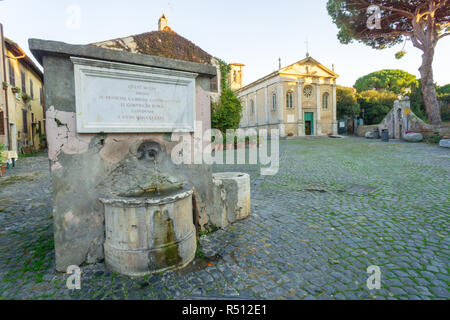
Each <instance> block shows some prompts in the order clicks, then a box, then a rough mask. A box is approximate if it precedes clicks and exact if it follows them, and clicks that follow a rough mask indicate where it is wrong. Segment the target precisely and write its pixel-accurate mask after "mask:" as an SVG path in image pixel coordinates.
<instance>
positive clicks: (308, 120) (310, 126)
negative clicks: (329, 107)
mask: <svg viewBox="0 0 450 320" xmlns="http://www.w3.org/2000/svg"><path fill="white" fill-rule="evenodd" d="M305 135H306V136H312V135H314V113H312V112H305Z"/></svg>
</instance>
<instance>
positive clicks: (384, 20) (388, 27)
mask: <svg viewBox="0 0 450 320" xmlns="http://www.w3.org/2000/svg"><path fill="white" fill-rule="evenodd" d="M327 10H328V14H329V15H330V16H331V18H332V19H333V22H334V23H335V24H336V26H337V27H338V29H339V32H338V35H337V37H338V39H339V41H340V42H341V43H343V44H349V43H351V42H352V41H353V40H357V41H359V42H362V43H364V44H365V45H368V46H370V47H372V48H375V49H385V48H388V47H392V46H394V45H396V44H399V43H402V42H403V41H407V40H410V41H411V42H412V44H413V45H414V47H416V48H418V49H419V50H421V51H422V52H423V55H422V65H421V66H420V68H419V71H420V74H421V79H422V86H421V88H422V94H423V98H424V103H425V106H426V111H427V116H428V118H429V120H430V123H431V124H440V122H441V115H440V112H439V103H438V101H437V95H436V88H435V84H434V81H433V69H432V63H433V57H434V53H435V49H436V45H437V43H438V41H439V40H440V39H442V38H444V37H446V36H448V35H450V24H449V21H450V10H449V0H408V1H406V0H402V1H399V0H328V2H327ZM402 51H403V50H402ZM403 53H404V51H403ZM401 56H403V54H397V58H401Z"/></svg>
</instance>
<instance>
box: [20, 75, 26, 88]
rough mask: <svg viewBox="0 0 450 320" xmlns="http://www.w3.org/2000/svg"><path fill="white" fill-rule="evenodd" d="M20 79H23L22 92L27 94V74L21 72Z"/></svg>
mask: <svg viewBox="0 0 450 320" xmlns="http://www.w3.org/2000/svg"><path fill="white" fill-rule="evenodd" d="M20 77H21V78H22V92H23V93H27V86H26V81H25V80H26V79H25V72H23V71H21V72H20Z"/></svg>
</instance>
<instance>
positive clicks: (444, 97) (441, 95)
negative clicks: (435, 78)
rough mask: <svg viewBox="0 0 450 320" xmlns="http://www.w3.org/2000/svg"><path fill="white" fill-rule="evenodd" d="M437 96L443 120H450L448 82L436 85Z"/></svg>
mask: <svg viewBox="0 0 450 320" xmlns="http://www.w3.org/2000/svg"><path fill="white" fill-rule="evenodd" d="M437 96H438V100H439V104H440V107H441V117H442V120H443V121H446V122H450V84H447V85H445V86H442V87H437Z"/></svg>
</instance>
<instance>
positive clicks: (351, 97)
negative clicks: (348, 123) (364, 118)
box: [336, 86, 361, 119]
mask: <svg viewBox="0 0 450 320" xmlns="http://www.w3.org/2000/svg"><path fill="white" fill-rule="evenodd" d="M336 98H337V99H336V100H337V101H336V105H337V117H338V119H351V118H356V117H358V115H359V114H360V111H361V109H360V107H359V103H358V100H357V96H356V90H355V89H353V88H350V87H343V86H337V87H336Z"/></svg>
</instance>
